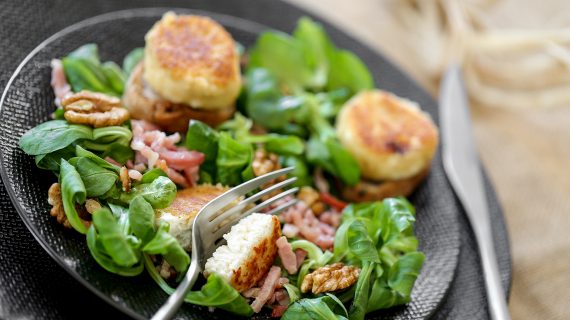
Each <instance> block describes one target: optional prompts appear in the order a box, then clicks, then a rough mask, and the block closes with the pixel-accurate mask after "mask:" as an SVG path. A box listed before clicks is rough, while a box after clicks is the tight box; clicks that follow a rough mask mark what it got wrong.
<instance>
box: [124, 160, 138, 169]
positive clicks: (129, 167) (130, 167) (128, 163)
mask: <svg viewBox="0 0 570 320" xmlns="http://www.w3.org/2000/svg"><path fill="white" fill-rule="evenodd" d="M134 168H135V165H134V164H133V162H132V161H131V159H129V160H127V169H134ZM135 170H136V169H135ZM137 171H139V170H137Z"/></svg>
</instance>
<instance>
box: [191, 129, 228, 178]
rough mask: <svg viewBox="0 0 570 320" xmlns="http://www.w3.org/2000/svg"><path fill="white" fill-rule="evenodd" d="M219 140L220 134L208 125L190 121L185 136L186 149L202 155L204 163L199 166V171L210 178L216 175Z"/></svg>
mask: <svg viewBox="0 0 570 320" xmlns="http://www.w3.org/2000/svg"><path fill="white" fill-rule="evenodd" d="M219 139H220V134H219V133H218V132H217V131H216V130H214V129H212V128H211V127H210V126H209V125H207V124H205V123H203V122H201V121H198V120H190V123H189V124H188V133H187V134H186V147H188V150H196V151H200V152H202V153H203V154H204V157H205V159H204V163H202V164H201V165H200V169H201V170H204V171H205V172H207V173H208V174H210V176H215V175H216V158H217V156H218V140H219Z"/></svg>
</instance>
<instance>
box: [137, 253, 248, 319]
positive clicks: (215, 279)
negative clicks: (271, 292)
mask: <svg viewBox="0 0 570 320" xmlns="http://www.w3.org/2000/svg"><path fill="white" fill-rule="evenodd" d="M143 256H144V264H145V267H146V269H147V270H148V273H150V276H151V277H152V278H153V279H154V281H156V283H157V284H158V285H159V286H160V288H161V289H162V290H164V292H166V293H168V294H172V293H173V292H174V291H175V290H176V289H174V288H172V287H170V286H169V285H168V284H167V283H166V281H164V279H162V277H161V276H160V275H159V274H158V271H156V268H155V267H154V264H153V263H152V261H151V260H150V258H149V256H148V254H143ZM184 301H186V302H189V303H193V304H197V305H201V306H209V307H216V308H220V309H222V310H226V311H229V312H231V313H233V314H236V315H239V316H245V317H251V316H252V315H253V309H251V307H250V306H249V304H248V303H247V302H246V301H245V299H244V298H243V296H242V295H241V294H239V292H237V291H236V290H235V289H234V288H232V287H231V286H230V285H229V284H228V283H227V282H225V281H224V280H223V279H222V278H221V277H220V276H218V275H217V274H215V273H214V274H212V275H210V276H209V277H208V281H207V282H206V285H205V286H204V287H202V290H200V291H190V292H188V294H187V295H186V297H185V298H184Z"/></svg>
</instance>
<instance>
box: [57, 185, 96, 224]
mask: <svg viewBox="0 0 570 320" xmlns="http://www.w3.org/2000/svg"><path fill="white" fill-rule="evenodd" d="M48 203H49V204H51V205H52V206H53V207H52V208H51V211H50V214H51V216H52V217H57V222H59V223H61V224H62V225H63V226H64V227H66V228H68V229H72V226H71V224H70V223H69V220H68V219H67V215H66V214H65V211H64V209H63V200H62V198H61V185H60V184H59V183H54V184H52V185H51V187H50V188H49V190H48ZM98 209H101V205H100V204H99V202H98V201H97V199H95V198H87V200H86V201H85V204H79V203H76V204H75V211H77V215H78V216H79V220H81V223H83V225H84V226H85V228H87V229H89V227H91V224H92V223H93V222H92V221H91V214H92V213H93V212H95V211H96V210H98Z"/></svg>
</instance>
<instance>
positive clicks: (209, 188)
mask: <svg viewBox="0 0 570 320" xmlns="http://www.w3.org/2000/svg"><path fill="white" fill-rule="evenodd" d="M229 189H230V188H229V187H223V186H222V185H221V184H218V185H215V186H213V185H211V184H201V185H199V186H196V187H193V188H187V189H183V190H180V191H178V192H177V193H176V198H174V201H172V204H170V206H168V207H167V208H165V209H156V210H154V211H155V219H156V225H157V226H158V225H160V224H161V223H162V222H164V221H165V222H168V223H169V224H170V230H169V231H168V233H169V234H171V235H173V236H174V237H175V238H176V240H178V242H180V245H181V246H182V248H184V250H186V251H190V250H192V224H193V223H194V218H195V217H196V215H197V214H198V212H200V210H202V208H203V207H204V206H205V205H206V204H208V202H210V201H212V200H214V199H215V198H216V197H218V196H219V195H221V194H222V193H224V192H226V191H228V190H229Z"/></svg>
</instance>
